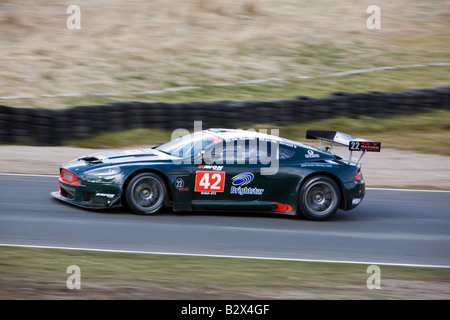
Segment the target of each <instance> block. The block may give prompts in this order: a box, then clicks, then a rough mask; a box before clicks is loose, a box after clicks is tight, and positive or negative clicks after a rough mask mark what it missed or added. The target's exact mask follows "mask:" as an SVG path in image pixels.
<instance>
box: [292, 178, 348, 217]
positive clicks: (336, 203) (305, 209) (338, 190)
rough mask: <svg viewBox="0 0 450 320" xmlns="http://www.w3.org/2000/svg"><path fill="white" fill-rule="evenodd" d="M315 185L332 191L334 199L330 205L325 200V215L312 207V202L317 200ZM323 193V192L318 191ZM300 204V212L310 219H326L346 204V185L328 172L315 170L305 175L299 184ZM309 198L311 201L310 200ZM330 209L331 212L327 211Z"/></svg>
mask: <svg viewBox="0 0 450 320" xmlns="http://www.w3.org/2000/svg"><path fill="white" fill-rule="evenodd" d="M313 187H317V188H324V189H326V190H328V191H332V190H334V191H332V192H330V194H331V195H332V197H331V198H332V200H331V202H330V203H329V205H326V204H325V203H326V201H323V203H324V204H323V210H325V211H324V212H323V214H324V215H323V216H321V213H319V210H322V209H317V210H318V211H316V212H314V211H313V208H312V206H311V205H312V203H313V202H316V201H313V200H312V193H313V189H312V188H313ZM318 193H319V194H321V193H322V192H318ZM297 194H298V206H299V214H302V215H303V216H305V217H306V218H308V219H310V220H326V219H328V218H329V217H331V216H332V215H334V213H335V212H336V211H337V210H338V209H340V208H343V207H344V206H345V201H346V200H345V194H344V187H343V185H342V183H341V182H340V180H339V179H338V178H337V177H336V176H334V175H333V174H330V173H328V172H313V173H311V174H309V175H307V176H305V177H304V178H303V179H302V180H301V183H300V185H299V189H298V192H297ZM308 200H309V201H308ZM328 211H330V213H326V212H328Z"/></svg>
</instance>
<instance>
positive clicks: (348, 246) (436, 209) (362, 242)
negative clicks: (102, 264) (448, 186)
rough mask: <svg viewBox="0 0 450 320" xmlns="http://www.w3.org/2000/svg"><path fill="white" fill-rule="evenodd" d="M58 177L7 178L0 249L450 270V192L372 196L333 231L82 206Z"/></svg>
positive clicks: (267, 217) (285, 219)
mask: <svg viewBox="0 0 450 320" xmlns="http://www.w3.org/2000/svg"><path fill="white" fill-rule="evenodd" d="M55 190H57V178H56V177H50V176H47V177H46V176H25V175H4V174H0V244H1V245H27V246H28V245H30V246H49V247H68V248H82V249H94V250H97V249H98V250H113V251H114V250H119V251H132V252H136V251H138V252H149V253H161V254H167V253H169V254H172V253H174V254H188V255H211V256H234V257H254V258H273V259H293V260H318V261H336V262H359V263H371V264H372V263H373V264H405V265H426V266H444V267H449V266H450V250H449V249H450V209H449V208H450V192H445V191H443V192H439V191H437V192H430V191H412V190H410V191H408V190H387V189H368V190H367V194H366V198H365V199H364V201H363V203H362V204H361V205H360V206H359V207H358V208H356V209H354V210H352V211H348V212H345V211H338V212H337V214H336V215H335V216H334V218H333V219H332V220H330V221H325V222H314V221H308V220H305V219H302V218H298V217H290V216H281V215H273V214H254V213H252V214H250V213H237V212H220V213H212V212H201V213H198V212H191V213H172V212H171V211H169V210H168V211H164V212H162V213H160V214H158V215H154V216H140V215H136V214H133V213H130V212H128V211H126V210H124V209H114V210H105V211H94V210H86V209H81V208H78V207H74V206H71V205H68V204H65V203H63V202H60V201H58V200H56V199H53V198H52V197H51V196H50V194H49V193H50V192H52V191H55Z"/></svg>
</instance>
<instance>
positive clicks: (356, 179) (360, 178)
mask: <svg viewBox="0 0 450 320" xmlns="http://www.w3.org/2000/svg"><path fill="white" fill-rule="evenodd" d="M363 179H364V178H363V174H362V172H361V171H358V173H357V174H354V175H353V180H355V181H362V180H363Z"/></svg>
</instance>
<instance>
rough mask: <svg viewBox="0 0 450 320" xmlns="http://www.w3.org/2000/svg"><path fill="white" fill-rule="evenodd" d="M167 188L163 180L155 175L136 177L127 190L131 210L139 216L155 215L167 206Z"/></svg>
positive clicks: (143, 174) (148, 174) (148, 173)
mask: <svg viewBox="0 0 450 320" xmlns="http://www.w3.org/2000/svg"><path fill="white" fill-rule="evenodd" d="M166 198H167V188H166V185H165V183H164V181H163V179H162V178H161V177H160V176H159V175H157V174H154V173H150V172H144V173H140V174H138V175H136V176H135V177H133V178H132V179H131V181H130V183H129V184H128V186H127V189H126V199H127V203H128V206H129V207H130V209H131V210H133V211H134V212H136V213H138V214H154V213H156V212H158V211H159V210H160V209H161V208H162V207H163V206H164V205H165V204H166Z"/></svg>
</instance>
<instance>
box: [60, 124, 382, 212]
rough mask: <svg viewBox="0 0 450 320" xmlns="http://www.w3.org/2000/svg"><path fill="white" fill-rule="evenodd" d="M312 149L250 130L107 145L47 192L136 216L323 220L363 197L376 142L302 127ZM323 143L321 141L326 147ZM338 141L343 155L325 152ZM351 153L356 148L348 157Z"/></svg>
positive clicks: (72, 165)
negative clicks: (365, 159)
mask: <svg viewBox="0 0 450 320" xmlns="http://www.w3.org/2000/svg"><path fill="white" fill-rule="evenodd" d="M306 137H307V138H310V139H319V140H320V145H319V147H313V146H309V145H306V144H302V143H299V142H295V141H291V140H287V139H284V138H280V137H278V136H276V135H273V134H266V133H260V132H255V131H251V130H234V129H209V130H203V131H198V132H194V133H191V134H188V135H184V136H181V137H178V138H176V139H173V140H171V141H169V142H167V143H165V144H162V145H160V146H157V147H153V148H140V149H136V150H114V151H105V152H101V153H96V154H92V155H88V156H85V157H82V158H79V159H75V160H72V161H70V162H68V163H66V164H64V165H63V166H62V167H61V168H60V177H59V191H56V192H52V193H51V194H52V196H54V197H55V198H57V199H60V200H63V201H65V202H68V203H71V204H74V205H77V206H81V207H85V208H92V209H97V208H111V207H118V206H124V205H127V206H128V207H129V208H130V209H131V210H132V211H134V212H136V213H138V214H155V213H157V212H158V211H160V210H161V209H162V208H163V207H166V206H171V207H172V208H173V211H186V212H189V211H195V210H208V211H216V210H222V211H230V210H233V211H254V212H273V213H281V214H288V215H297V214H302V215H304V216H305V217H306V218H308V219H311V220H325V219H327V218H329V217H331V216H332V215H333V214H334V213H336V211H337V210H338V209H342V210H350V209H353V208H355V207H356V206H358V205H359V204H360V203H361V201H362V199H363V198H364V193H365V187H364V180H363V176H362V172H361V163H360V160H361V158H362V155H364V153H365V152H366V151H380V148H381V144H380V143H379V142H374V141H369V140H364V139H359V138H355V137H353V136H349V135H347V134H343V133H340V132H336V131H319V130H308V131H307V133H306ZM325 145H326V146H325ZM335 145H343V146H345V147H347V148H348V149H349V151H350V156H349V157H342V156H339V155H337V154H334V153H333V152H332V151H334V150H333V148H334V146H335ZM354 151H361V152H362V154H361V157H360V158H359V159H353V157H352V154H353V152H354Z"/></svg>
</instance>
